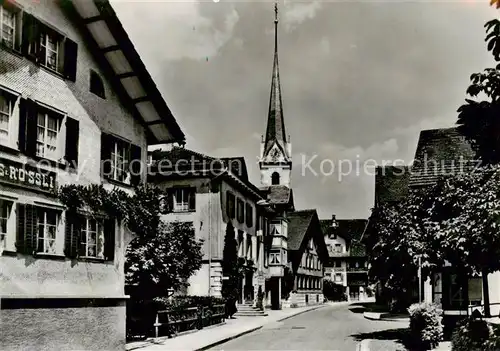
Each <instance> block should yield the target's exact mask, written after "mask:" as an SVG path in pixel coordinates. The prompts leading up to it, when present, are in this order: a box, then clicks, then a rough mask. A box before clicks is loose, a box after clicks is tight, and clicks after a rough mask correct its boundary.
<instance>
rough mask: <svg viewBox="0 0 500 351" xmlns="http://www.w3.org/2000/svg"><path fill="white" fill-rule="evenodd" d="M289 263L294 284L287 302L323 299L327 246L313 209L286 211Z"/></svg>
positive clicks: (295, 304)
mask: <svg viewBox="0 0 500 351" xmlns="http://www.w3.org/2000/svg"><path fill="white" fill-rule="evenodd" d="M289 219H290V231H289V245H288V252H289V263H290V266H291V272H292V274H293V275H292V277H293V287H292V292H291V294H290V296H289V297H288V298H287V300H286V304H287V305H289V306H291V307H302V306H308V305H316V304H320V303H323V301H324V297H323V276H324V267H325V264H327V263H328V250H327V247H326V245H325V240H324V238H323V232H322V230H321V224H320V221H319V219H318V214H317V213H316V210H301V211H295V212H291V213H290V214H289Z"/></svg>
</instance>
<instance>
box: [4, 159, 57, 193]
mask: <svg viewBox="0 0 500 351" xmlns="http://www.w3.org/2000/svg"><path fill="white" fill-rule="evenodd" d="M56 177H57V174H56V172H52V171H48V170H45V169H42V168H40V167H35V166H31V165H28V164H23V163H20V162H15V161H12V160H7V159H4V158H0V182H2V183H8V184H11V185H17V186H22V187H26V188H31V189H35V190H39V191H44V192H52V191H54V190H55V189H56Z"/></svg>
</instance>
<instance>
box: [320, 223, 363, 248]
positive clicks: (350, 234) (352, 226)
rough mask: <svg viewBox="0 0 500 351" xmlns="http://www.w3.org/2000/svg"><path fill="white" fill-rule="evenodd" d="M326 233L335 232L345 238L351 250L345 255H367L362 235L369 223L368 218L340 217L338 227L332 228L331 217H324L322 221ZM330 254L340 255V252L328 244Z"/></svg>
mask: <svg viewBox="0 0 500 351" xmlns="http://www.w3.org/2000/svg"><path fill="white" fill-rule="evenodd" d="M320 223H321V227H322V229H323V234H324V235H330V234H333V233H334V232H335V234H336V235H337V236H340V237H341V238H343V239H345V241H346V242H347V246H348V248H349V252H348V253H347V254H345V255H344V256H357V257H362V256H366V248H365V245H364V244H362V243H361V237H362V235H363V233H364V231H365V228H366V226H367V224H368V220H367V219H338V220H337V228H335V229H334V228H332V227H331V223H332V220H331V219H322V220H321V221H320ZM327 249H328V254H329V255H330V257H334V256H335V257H338V256H339V254H338V253H335V252H334V249H333V247H331V245H328V244H327Z"/></svg>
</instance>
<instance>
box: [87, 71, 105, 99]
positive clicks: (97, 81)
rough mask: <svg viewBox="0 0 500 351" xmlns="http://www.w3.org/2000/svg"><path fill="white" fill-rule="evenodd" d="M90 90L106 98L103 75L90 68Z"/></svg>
mask: <svg viewBox="0 0 500 351" xmlns="http://www.w3.org/2000/svg"><path fill="white" fill-rule="evenodd" d="M90 92H91V93H93V94H95V95H97V96H99V97H100V98H101V99H105V98H106V94H105V91H104V83H103V81H102V79H101V76H99V74H98V73H97V72H95V71H93V70H90Z"/></svg>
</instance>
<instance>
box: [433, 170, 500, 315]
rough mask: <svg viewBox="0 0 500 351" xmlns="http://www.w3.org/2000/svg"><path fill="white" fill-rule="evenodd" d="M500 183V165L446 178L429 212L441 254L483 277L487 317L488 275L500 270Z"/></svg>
mask: <svg viewBox="0 0 500 351" xmlns="http://www.w3.org/2000/svg"><path fill="white" fill-rule="evenodd" d="M499 182H500V166H491V167H487V168H482V169H479V170H476V171H474V172H470V173H463V174H459V175H453V176H448V177H444V178H442V179H441V180H440V181H439V182H438V183H437V184H436V185H435V187H434V189H435V190H434V195H435V196H434V198H433V199H434V200H433V202H434V203H433V206H432V208H431V209H430V211H429V214H430V216H429V217H430V220H429V223H431V225H430V228H432V231H433V232H434V233H435V234H436V238H435V242H437V243H438V244H439V246H438V247H437V250H439V251H440V255H441V256H442V257H443V258H444V259H446V260H447V261H448V262H450V263H451V265H452V266H455V267H459V268H460V269H461V270H462V271H463V272H464V273H466V274H467V275H468V276H470V275H472V274H482V279H483V294H484V305H485V306H484V313H485V315H486V316H489V315H490V306H489V288H488V274H489V273H493V272H495V271H498V270H500V261H499V260H498V259H497V257H498V256H499V255H500V230H499V228H500V189H499V187H498V184H499ZM428 249H429V248H428ZM433 250H436V248H435V247H434V248H433Z"/></svg>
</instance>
